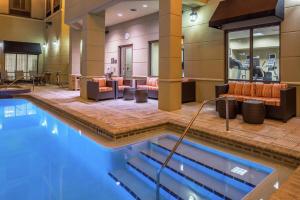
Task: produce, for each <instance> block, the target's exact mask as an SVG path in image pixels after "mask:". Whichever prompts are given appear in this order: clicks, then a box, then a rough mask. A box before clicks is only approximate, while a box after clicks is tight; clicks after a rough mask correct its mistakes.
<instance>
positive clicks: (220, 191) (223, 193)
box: [141, 150, 246, 199]
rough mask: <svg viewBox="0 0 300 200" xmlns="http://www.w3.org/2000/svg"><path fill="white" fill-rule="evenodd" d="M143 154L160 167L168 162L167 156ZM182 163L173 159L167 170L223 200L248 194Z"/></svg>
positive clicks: (148, 151)
mask: <svg viewBox="0 0 300 200" xmlns="http://www.w3.org/2000/svg"><path fill="white" fill-rule="evenodd" d="M141 154H142V155H144V156H145V157H147V158H150V159H151V160H153V161H155V162H157V163H158V164H160V165H161V164H162V163H163V162H164V161H165V160H166V156H165V155H162V154H161V153H160V152H157V151H153V150H143V151H141ZM182 163H183V162H180V161H179V160H175V159H172V160H171V161H170V162H169V164H168V165H167V168H168V169H169V170H172V171H173V172H175V173H177V174H178V175H180V176H182V177H185V178H186V179H188V180H190V181H192V182H194V183H196V184H198V185H199V186H202V187H204V188H205V189H206V190H209V191H210V192H212V193H215V194H216V195H218V196H220V197H221V198H223V199H234V198H238V199H242V197H243V196H245V195H246V192H242V191H241V190H239V189H237V188H236V187H234V186H228V185H227V186H225V185H224V184H223V183H222V182H221V181H222V180H217V179H216V178H214V177H212V176H210V175H209V174H206V173H199V169H195V168H194V167H192V166H190V165H187V164H182ZM203 168H204V167H203ZM203 171H206V172H207V171H208V170H206V169H205V168H204V169H203ZM210 173H213V172H210ZM219 177H220V179H223V181H224V180H226V179H229V178H228V177H224V176H223V175H222V174H220V175H219Z"/></svg>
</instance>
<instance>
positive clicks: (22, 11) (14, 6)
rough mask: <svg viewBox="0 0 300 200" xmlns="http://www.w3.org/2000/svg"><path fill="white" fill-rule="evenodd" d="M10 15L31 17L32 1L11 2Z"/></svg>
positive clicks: (19, 0)
mask: <svg viewBox="0 0 300 200" xmlns="http://www.w3.org/2000/svg"><path fill="white" fill-rule="evenodd" d="M9 2H10V3H9V8H10V13H11V14H13V15H20V16H26V17H30V10H31V0H10V1H9Z"/></svg>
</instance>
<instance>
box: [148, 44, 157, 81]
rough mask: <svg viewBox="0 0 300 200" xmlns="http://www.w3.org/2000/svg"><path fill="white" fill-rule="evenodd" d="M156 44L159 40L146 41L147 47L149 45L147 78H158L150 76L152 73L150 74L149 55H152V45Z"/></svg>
mask: <svg viewBox="0 0 300 200" xmlns="http://www.w3.org/2000/svg"><path fill="white" fill-rule="evenodd" d="M156 42H158V43H159V40H151V41H148V45H149V50H148V76H151V77H158V76H153V75H152V72H151V57H152V55H151V53H152V44H153V43H156ZM158 45H159V44H158Z"/></svg>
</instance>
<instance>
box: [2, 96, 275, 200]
mask: <svg viewBox="0 0 300 200" xmlns="http://www.w3.org/2000/svg"><path fill="white" fill-rule="evenodd" d="M175 139H176V138H174V137H173V136H164V137H162V138H159V139H154V140H152V141H147V142H144V143H140V144H135V145H131V146H127V147H124V148H119V149H108V148H105V147H103V146H101V145H99V144H97V143H96V142H94V141H93V140H91V139H90V138H88V137H86V136H85V135H84V134H81V132H80V131H79V130H75V129H74V128H72V127H70V126H69V125H67V124H65V123H63V122H62V121H60V120H58V119H57V118H55V117H54V116H52V115H50V114H49V113H48V112H45V111H44V110H42V109H40V108H39V107H37V106H36V105H34V104H32V103H30V102H29V101H27V100H24V99H2V100H0V185H1V187H0V199H1V200H2V199H3V200H21V199H22V200H94V199H97V200H98V199H100V200H106V199H110V200H117V199H120V200H126V199H134V198H137V199H153V197H154V196H153V195H154V192H153V191H155V184H154V183H153V178H152V179H151V177H153V176H152V175H153V173H154V171H155V170H157V169H158V167H159V159H160V156H166V155H167V153H168V151H169V150H168V148H167V147H168V145H172V144H173V142H174V141H175ZM183 145H185V146H186V147H187V148H190V149H189V152H192V151H193V152H195V154H194V157H193V156H192V157H188V156H186V154H185V153H186V152H185V150H184V149H182V151H181V152H179V153H178V154H176V155H175V156H174V159H173V160H172V163H171V164H172V165H170V167H168V168H167V169H166V170H165V171H164V173H163V175H162V176H163V177H162V183H161V184H162V186H161V188H162V189H161V195H162V197H161V199H175V198H179V199H194V200H199V199H240V198H243V197H245V196H246V195H247V194H248V193H250V192H251V191H252V190H253V189H254V188H255V186H256V185H258V184H259V183H260V182H261V181H263V180H264V179H265V178H266V177H267V176H268V175H269V174H271V173H272V172H273V170H272V169H271V168H269V167H266V166H263V165H260V164H257V163H254V162H251V161H248V160H245V159H241V158H239V157H236V156H233V155H231V154H228V153H224V152H220V151H217V150H215V149H211V148H208V147H206V146H202V145H198V144H193V143H191V142H188V141H185V142H184V144H183ZM199 152H201V155H203V156H204V157H203V158H200V157H197V156H196V155H197V153H199ZM205 156H208V157H205ZM211 156H212V157H211ZM162 158H164V157H162ZM220 159H221V160H223V161H226V162H225V163H224V162H223V163H216V162H219V161H220ZM203 161H205V162H203ZM206 161H207V162H206ZM184 169H189V170H187V171H185V170H184ZM245 169H246V171H247V172H245ZM189 173H190V174H189ZM239 173H245V175H240V174H239ZM193 175H194V176H193ZM201 180H205V181H202V182H201ZM176 184H181V185H180V187H177V186H176ZM176 187H177V188H176Z"/></svg>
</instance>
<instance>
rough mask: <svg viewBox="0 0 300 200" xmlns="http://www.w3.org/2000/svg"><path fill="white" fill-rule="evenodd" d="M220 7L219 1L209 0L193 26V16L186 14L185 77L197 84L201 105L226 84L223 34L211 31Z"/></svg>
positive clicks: (184, 17)
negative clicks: (211, 25) (217, 88)
mask: <svg viewBox="0 0 300 200" xmlns="http://www.w3.org/2000/svg"><path fill="white" fill-rule="evenodd" d="M218 3H219V1H218V0H210V1H209V2H208V4H207V5H206V6H203V7H201V8H200V9H199V10H198V19H197V21H196V22H193V23H192V22H190V16H189V15H190V12H184V14H183V35H184V50H185V57H184V62H185V77H191V78H195V79H196V80H197V87H196V88H197V92H196V95H197V101H199V102H200V101H203V100H205V99H210V98H213V97H214V91H215V90H214V87H215V85H216V84H220V83H222V82H223V81H224V55H225V54H224V33H223V31H220V30H217V29H213V28H209V27H208V22H209V20H210V18H211V15H212V14H213V12H214V10H215V9H216V7H217V6H218Z"/></svg>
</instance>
